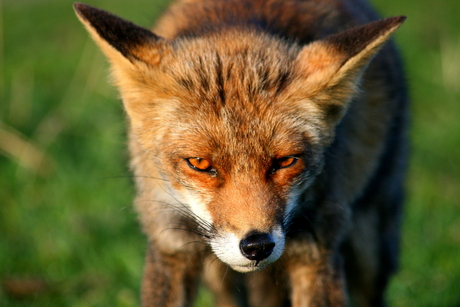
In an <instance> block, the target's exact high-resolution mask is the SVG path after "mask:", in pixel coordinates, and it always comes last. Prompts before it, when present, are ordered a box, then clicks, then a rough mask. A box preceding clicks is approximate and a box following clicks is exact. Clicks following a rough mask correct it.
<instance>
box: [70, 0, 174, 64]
mask: <svg viewBox="0 0 460 307" xmlns="http://www.w3.org/2000/svg"><path fill="white" fill-rule="evenodd" d="M74 9H75V12H76V13H77V16H78V18H79V19H80V21H81V22H82V23H83V24H84V25H85V27H86V29H87V30H88V32H89V33H90V34H91V36H92V37H93V39H94V40H95V41H96V43H97V44H98V45H99V47H100V48H101V49H102V51H103V52H104V53H105V55H106V56H107V57H108V58H109V59H110V61H111V62H112V64H114V65H120V64H121V65H124V64H125V65H126V64H128V65H129V63H131V64H136V63H139V62H141V63H145V64H147V65H156V64H158V63H159V62H160V60H161V53H162V49H163V48H164V47H165V45H166V44H167V41H166V40H165V39H163V38H161V37H159V36H157V35H155V34H154V33H152V32H151V31H150V30H147V29H145V28H142V27H139V26H137V25H135V24H133V23H132V22H129V21H127V20H124V19H122V18H120V17H117V16H115V15H113V14H110V13H108V12H106V11H103V10H100V9H97V8H95V7H91V6H89V5H86V4H82V3H74Z"/></svg>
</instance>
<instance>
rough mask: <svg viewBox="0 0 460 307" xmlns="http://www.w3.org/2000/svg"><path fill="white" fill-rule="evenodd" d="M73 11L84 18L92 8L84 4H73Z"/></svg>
mask: <svg viewBox="0 0 460 307" xmlns="http://www.w3.org/2000/svg"><path fill="white" fill-rule="evenodd" d="M73 9H74V10H75V12H76V13H77V14H78V15H79V16H81V17H85V15H87V13H88V11H90V10H91V9H92V7H91V6H89V5H86V4H84V3H80V2H75V3H74V4H73Z"/></svg>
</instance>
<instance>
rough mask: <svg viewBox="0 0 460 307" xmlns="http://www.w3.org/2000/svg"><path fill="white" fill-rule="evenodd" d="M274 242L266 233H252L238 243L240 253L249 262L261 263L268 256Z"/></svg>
mask: <svg viewBox="0 0 460 307" xmlns="http://www.w3.org/2000/svg"><path fill="white" fill-rule="evenodd" d="M274 247H275V241H274V240H273V238H272V236H271V235H269V234H268V233H259V232H252V233H250V234H249V235H248V236H247V237H246V238H244V239H243V240H241V241H240V250H241V253H242V254H243V255H244V256H245V257H246V258H248V259H249V260H256V261H261V260H264V259H265V258H267V257H268V256H270V254H271V253H272V252H273V248H274Z"/></svg>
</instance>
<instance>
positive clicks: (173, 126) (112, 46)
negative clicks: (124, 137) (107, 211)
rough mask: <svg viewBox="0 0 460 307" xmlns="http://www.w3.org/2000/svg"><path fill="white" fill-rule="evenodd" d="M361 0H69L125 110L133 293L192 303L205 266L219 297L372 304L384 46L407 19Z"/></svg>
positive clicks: (388, 238)
mask: <svg viewBox="0 0 460 307" xmlns="http://www.w3.org/2000/svg"><path fill="white" fill-rule="evenodd" d="M356 2H357V0H343V1H342V0H326V1H324V0H304V1H301V0H283V1H281V0H252V1H249V0H227V1H223V0H182V1H177V2H176V3H175V4H173V5H172V6H171V8H170V10H169V11H167V12H166V13H165V14H164V16H163V17H162V18H161V19H160V21H159V22H158V25H157V27H156V28H155V30H154V32H151V31H149V30H147V29H144V28H142V27H139V26H136V25H134V24H132V23H130V22H128V21H125V20H123V19H121V18H119V17H116V16H114V15H112V14H110V13H107V12H105V11H101V10H99V9H95V8H92V7H89V6H86V5H83V4H76V5H75V9H76V11H77V15H78V16H79V18H80V20H81V21H82V23H83V24H84V25H85V27H86V28H87V30H88V31H89V32H90V33H91V35H92V37H93V38H94V40H95V41H96V43H97V44H98V45H99V46H100V47H101V50H102V51H103V52H104V53H105V54H106V56H107V57H108V58H109V60H110V62H111V65H112V70H113V76H114V80H115V84H116V86H117V87H118V88H119V90H120V92H121V96H122V99H123V104H124V107H125V109H126V112H127V115H128V118H129V139H130V141H129V149H130V153H131V168H132V170H133V172H134V175H135V180H136V187H137V197H136V200H135V206H136V209H137V211H138V212H139V217H140V221H141V224H142V226H143V228H144V231H145V233H146V235H147V237H148V239H149V252H148V255H147V259H146V268H145V276H144V281H143V288H142V292H143V294H142V300H143V306H160V307H173V306H190V305H191V304H192V302H193V299H194V297H195V295H196V291H197V285H198V280H199V279H200V277H201V274H203V276H204V280H205V281H206V282H207V284H208V285H209V288H210V289H211V290H213V291H214V292H215V293H216V300H217V305H218V306H227V307H230V306H239V305H242V306H246V305H245V304H250V306H264V307H271V306H273V307H275V306H286V305H289V306H294V307H300V306H318V307H319V306H334V307H339V306H346V305H347V303H348V295H347V292H350V293H351V294H352V295H353V296H354V298H355V303H356V304H357V305H358V306H382V305H383V304H384V299H383V293H384V290H385V286H386V282H387V279H388V277H389V276H390V274H391V271H392V270H394V266H395V265H394V262H395V261H396V260H395V259H396V256H397V249H395V248H394V246H393V245H395V246H397V241H398V225H399V222H398V221H399V209H398V208H400V205H401V194H402V178H403V173H404V161H405V152H404V148H405V131H406V130H405V129H406V128H405V127H406V124H405V114H406V103H405V100H406V97H405V88H404V80H403V79H402V77H401V75H402V72H401V69H400V67H399V62H398V57H397V54H396V53H395V51H394V49H393V47H392V46H391V45H386V46H385V47H384V45H385V43H386V42H387V41H388V39H389V37H390V35H391V34H392V33H393V32H394V31H396V29H398V28H399V27H400V26H401V24H402V23H403V21H404V19H405V18H404V17H393V18H388V19H384V20H380V21H375V22H370V21H372V20H373V19H374V17H373V15H374V14H373V13H372V11H371V10H370V9H369V8H366V6H365V5H364V4H362V3H361V4H359V5H358V4H357V3H356ZM358 25H359V26H358ZM379 50H381V51H380V52H379ZM367 220H372V221H374V222H375V223H379V225H385V226H382V227H381V228H379V226H378V225H372V224H371V223H368V222H367ZM389 221H393V222H389ZM365 232H368V233H369V236H366V235H363V234H364V233H365ZM362 240H364V241H366V244H361V241H362ZM387 248H388V251H389V252H387V253H383V252H381V251H382V250H387ZM392 248H393V249H394V251H393V250H391V251H390V249H392ZM215 257H217V260H216V258H215ZM214 260H216V261H214ZM229 267H230V268H232V269H234V270H235V271H238V272H246V273H248V274H247V275H241V274H240V273H236V272H232V273H228V272H227V270H228V269H229ZM354 269H356V270H357V272H358V273H356V274H355V271H354ZM255 271H260V272H257V273H255ZM347 283H348V284H349V289H347ZM238 287H245V288H246V289H247V290H248V293H247V295H243V294H244V293H239V294H238V291H235V289H237V288H238Z"/></svg>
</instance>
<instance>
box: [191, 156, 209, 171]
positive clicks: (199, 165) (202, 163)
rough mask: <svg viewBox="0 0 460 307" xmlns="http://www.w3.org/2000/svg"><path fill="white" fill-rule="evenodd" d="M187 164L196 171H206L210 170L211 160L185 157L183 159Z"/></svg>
mask: <svg viewBox="0 0 460 307" xmlns="http://www.w3.org/2000/svg"><path fill="white" fill-rule="evenodd" d="M185 160H186V161H187V163H188V165H189V166H190V167H191V168H193V169H194V170H197V171H203V172H208V171H211V170H212V166H211V162H209V161H208V160H206V159H202V158H187V159H185Z"/></svg>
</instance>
